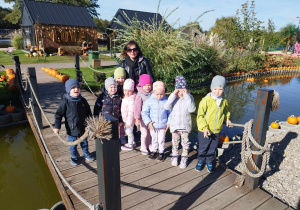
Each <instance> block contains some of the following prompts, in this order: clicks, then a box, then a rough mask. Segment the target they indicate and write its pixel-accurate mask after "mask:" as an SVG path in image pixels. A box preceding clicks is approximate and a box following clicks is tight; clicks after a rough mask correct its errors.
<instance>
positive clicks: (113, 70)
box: [79, 56, 115, 73]
mask: <svg viewBox="0 0 300 210" xmlns="http://www.w3.org/2000/svg"><path fill="white" fill-rule="evenodd" d="M79 58H80V60H81V61H82V62H83V63H84V64H85V65H86V66H87V67H88V68H90V69H91V70H93V71H94V72H98V73H110V72H114V71H115V70H111V71H99V70H96V69H93V68H92V67H90V65H88V64H87V63H86V62H85V61H84V60H83V59H82V58H81V57H80V56H79Z"/></svg>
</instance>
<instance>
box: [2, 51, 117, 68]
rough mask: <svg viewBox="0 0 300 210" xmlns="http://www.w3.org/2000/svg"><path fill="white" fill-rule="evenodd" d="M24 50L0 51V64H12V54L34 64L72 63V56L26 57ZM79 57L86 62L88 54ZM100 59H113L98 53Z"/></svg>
mask: <svg viewBox="0 0 300 210" xmlns="http://www.w3.org/2000/svg"><path fill="white" fill-rule="evenodd" d="M25 54H26V53H25V52H24V51H22V50H14V52H13V54H11V55H10V54H5V51H0V64H2V65H14V61H13V60H12V59H11V58H12V56H16V55H17V56H19V59H20V62H21V64H34V63H74V56H48V57H46V59H45V57H26V56H25ZM81 58H82V59H83V60H84V61H85V62H88V56H81ZM99 59H101V60H114V59H113V58H111V57H110V56H106V55H101V54H100V55H99Z"/></svg>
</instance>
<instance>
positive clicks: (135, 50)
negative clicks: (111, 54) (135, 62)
mask: <svg viewBox="0 0 300 210" xmlns="http://www.w3.org/2000/svg"><path fill="white" fill-rule="evenodd" d="M126 51H127V52H131V51H133V52H137V51H138V49H137V48H133V49H129V48H128V49H127V50H126Z"/></svg>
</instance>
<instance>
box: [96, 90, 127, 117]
mask: <svg viewBox="0 0 300 210" xmlns="http://www.w3.org/2000/svg"><path fill="white" fill-rule="evenodd" d="M121 101H122V99H121V97H120V96H119V95H118V92H116V93H115V94H114V95H112V96H111V95H109V94H108V92H107V90H106V89H105V87H104V86H103V87H102V93H101V94H100V95H99V96H98V98H97V100H96V103H95V106H94V116H95V117H97V116H99V114H100V113H102V115H103V116H106V115H112V116H113V117H115V118H116V119H118V120H119V121H120V122H121V121H122V118H121Z"/></svg>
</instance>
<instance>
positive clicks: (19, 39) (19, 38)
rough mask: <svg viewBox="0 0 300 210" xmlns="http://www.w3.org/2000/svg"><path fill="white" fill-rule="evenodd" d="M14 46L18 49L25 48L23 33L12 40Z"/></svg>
mask: <svg viewBox="0 0 300 210" xmlns="http://www.w3.org/2000/svg"><path fill="white" fill-rule="evenodd" d="M11 43H12V46H13V47H14V48H15V49H17V50H20V49H22V48H23V38H22V35H16V36H15V37H14V38H13V39H12V41H11Z"/></svg>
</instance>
